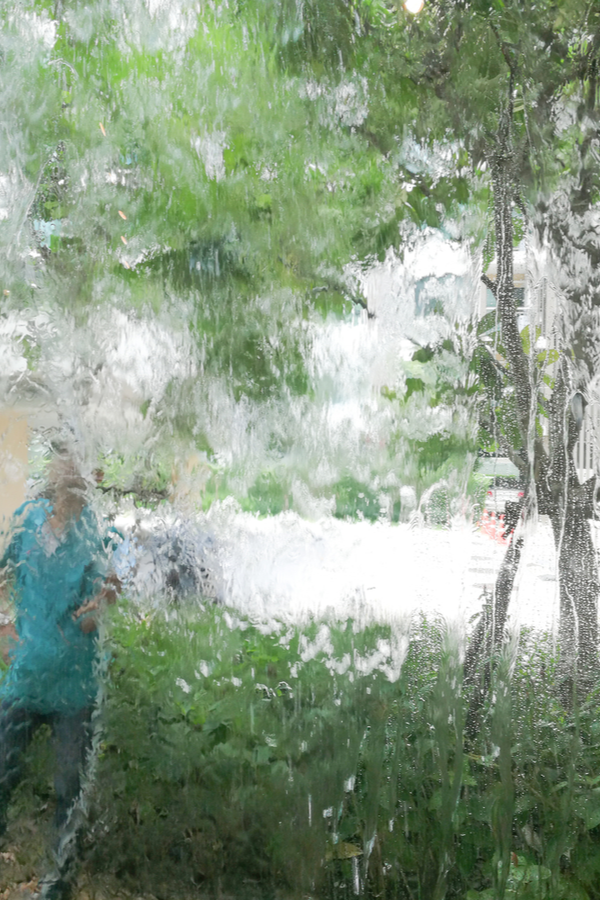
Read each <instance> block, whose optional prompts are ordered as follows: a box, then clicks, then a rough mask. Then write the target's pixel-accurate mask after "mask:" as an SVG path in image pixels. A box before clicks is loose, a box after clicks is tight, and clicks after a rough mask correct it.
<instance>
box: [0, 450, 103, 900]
mask: <svg viewBox="0 0 600 900" xmlns="http://www.w3.org/2000/svg"><path fill="white" fill-rule="evenodd" d="M88 490H89V487H88V484H87V482H86V481H85V479H84V478H83V477H82V476H81V474H80V471H79V468H78V466H77V463H76V461H75V458H74V455H73V453H72V452H71V451H70V450H68V449H66V448H65V447H62V448H58V449H57V450H56V452H55V453H54V457H53V459H52V461H51V464H50V472H49V490H48V491H47V492H46V496H45V497H43V498H40V499H37V500H32V501H29V502H27V503H24V504H23V505H22V506H21V507H20V508H19V509H18V510H17V511H16V513H15V515H14V517H13V520H12V523H11V529H10V534H9V539H8V542H7V544H6V547H5V550H4V553H3V555H2V558H1V559H0V569H4V570H5V574H6V581H7V582H8V583H11V593H12V600H13V603H14V608H15V613H16V618H15V630H14V642H13V646H12V649H11V650H10V653H9V665H10V667H9V670H8V672H7V674H6V677H5V679H4V681H3V682H2V684H1V685H0V834H2V832H3V831H5V830H6V826H7V811H8V805H9V801H10V797H11V794H12V792H13V790H14V789H15V787H16V786H17V784H18V783H19V781H20V780H21V777H22V767H23V758H24V753H25V750H26V749H27V746H28V744H29V742H30V740H31V738H32V736H33V734H34V732H35V731H36V729H37V728H38V727H39V726H40V725H43V724H47V725H49V726H50V728H51V731H52V736H53V742H54V745H55V749H56V771H55V791H56V813H55V845H54V848H53V868H52V870H51V872H50V873H48V875H47V877H45V878H44V879H42V882H41V889H42V890H41V897H42V898H43V900H67V898H68V897H69V895H70V893H71V890H72V886H73V879H74V877H75V874H76V856H77V852H76V851H77V848H76V843H77V838H78V833H79V831H80V825H81V822H82V816H81V810H80V808H79V807H80V804H81V799H82V787H83V786H84V780H85V769H86V763H87V760H88V757H89V752H90V749H91V742H92V712H93V709H94V705H95V702H96V696H97V691H98V684H97V666H98V647H97V640H96V629H97V625H98V616H99V614H100V612H101V609H102V607H103V606H104V605H105V604H106V603H112V602H114V601H115V600H116V596H117V593H118V590H119V587H120V585H119V582H118V579H117V578H116V576H114V575H111V574H109V571H108V559H107V553H106V549H105V545H104V543H103V540H102V535H101V533H100V529H99V527H98V522H97V520H96V517H95V515H94V513H93V511H92V510H91V508H90V506H89V505H88Z"/></svg>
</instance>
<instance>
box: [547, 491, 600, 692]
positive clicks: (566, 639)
mask: <svg viewBox="0 0 600 900" xmlns="http://www.w3.org/2000/svg"><path fill="white" fill-rule="evenodd" d="M552 530H553V533H554V543H555V545H556V552H557V556H558V572H559V583H560V622H559V628H558V645H559V650H560V660H559V670H558V671H559V678H560V688H559V689H560V696H561V699H562V701H563V703H564V704H565V705H566V706H567V707H570V706H572V704H573V701H574V699H575V697H574V692H575V690H576V689H577V691H578V693H581V695H582V696H585V695H586V694H587V693H588V692H589V690H590V689H591V687H592V685H593V682H594V679H595V677H596V675H597V671H598V594H599V593H600V584H599V582H598V565H597V561H596V549H595V547H594V544H593V541H592V534H591V529H590V523H589V521H588V520H587V519H585V518H583V516H582V515H581V513H580V511H579V510H578V509H577V506H575V505H574V504H568V506H567V510H566V514H565V515H564V517H563V516H554V517H553V518H552Z"/></svg>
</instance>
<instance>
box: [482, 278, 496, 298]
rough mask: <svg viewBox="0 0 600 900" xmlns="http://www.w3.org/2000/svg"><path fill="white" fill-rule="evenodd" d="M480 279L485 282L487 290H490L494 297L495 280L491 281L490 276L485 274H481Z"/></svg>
mask: <svg viewBox="0 0 600 900" xmlns="http://www.w3.org/2000/svg"><path fill="white" fill-rule="evenodd" d="M481 280H482V281H483V283H484V284H485V286H486V288H489V290H490V291H491V292H492V294H493V295H494V297H495V296H496V284H495V282H494V281H492V279H491V278H488V276H487V275H485V274H484V275H482V276H481Z"/></svg>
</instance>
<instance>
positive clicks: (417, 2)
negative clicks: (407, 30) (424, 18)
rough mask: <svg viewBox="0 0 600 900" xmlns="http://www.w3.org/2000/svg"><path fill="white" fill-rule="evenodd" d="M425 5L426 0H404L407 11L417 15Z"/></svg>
mask: <svg viewBox="0 0 600 900" xmlns="http://www.w3.org/2000/svg"><path fill="white" fill-rule="evenodd" d="M424 6H425V0H404V9H405V10H406V12H409V13H412V14H413V15H415V16H416V14H417V13H420V12H421V10H422V9H423V7H424Z"/></svg>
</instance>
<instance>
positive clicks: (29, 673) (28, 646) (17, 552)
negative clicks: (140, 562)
mask: <svg viewBox="0 0 600 900" xmlns="http://www.w3.org/2000/svg"><path fill="white" fill-rule="evenodd" d="M51 515H52V504H51V503H50V502H49V501H48V500H34V501H29V502H28V503H24V504H23V506H21V507H20V508H19V509H18V510H17V512H16V513H15V515H14V517H13V522H12V527H11V535H10V540H9V542H8V545H7V546H6V549H5V551H4V554H3V556H2V558H1V559H0V567H1V568H4V567H5V566H8V569H9V571H10V572H12V574H13V576H14V586H13V599H14V604H15V609H16V622H15V626H16V630H17V634H18V637H19V640H18V642H17V643H16V644H15V646H14V648H13V650H12V659H11V666H10V668H9V670H8V673H7V675H6V677H5V679H4V681H3V682H2V684H1V685H0V700H2V701H8V702H16V703H18V704H19V705H20V706H24V707H26V708H27V709H31V710H34V711H36V712H40V713H49V712H63V713H75V712H77V711H78V710H80V709H83V708H84V707H85V706H90V705H92V704H93V703H94V701H95V698H96V693H97V684H96V676H95V670H96V663H97V641H96V636H95V633H94V632H92V633H91V634H84V633H83V631H82V630H81V627H80V622H75V621H73V618H72V614H73V612H74V611H75V610H76V609H77V608H78V607H79V606H81V604H82V603H84V602H85V601H86V600H89V599H91V597H93V596H94V595H95V594H96V593H97V592H98V590H99V588H100V586H101V583H102V580H103V577H104V576H105V574H106V572H107V569H108V565H107V550H106V548H105V545H104V543H103V541H102V536H101V534H100V531H99V528H98V523H97V521H96V517H95V515H94V513H93V512H92V510H91V509H89V508H87V507H86V508H85V509H84V510H83V512H82V513H81V516H80V518H79V519H78V520H76V521H72V522H71V523H70V525H69V527H68V530H67V531H66V533H65V535H64V536H63V538H62V540H59V539H58V538H57V537H56V536H55V535H54V533H53V531H52V529H51V528H50V525H49V519H50V517H51Z"/></svg>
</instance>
